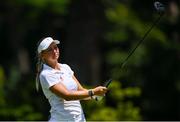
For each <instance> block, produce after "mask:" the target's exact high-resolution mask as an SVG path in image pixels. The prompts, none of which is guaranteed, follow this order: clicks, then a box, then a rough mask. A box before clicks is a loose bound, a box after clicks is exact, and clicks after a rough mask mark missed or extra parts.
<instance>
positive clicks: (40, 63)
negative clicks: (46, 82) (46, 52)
mask: <svg viewBox="0 0 180 122" xmlns="http://www.w3.org/2000/svg"><path fill="white" fill-rule="evenodd" d="M43 39H44V38H41V39H40V40H39V41H38V43H37V48H38V46H39V44H40V43H41V41H42V40H43ZM36 57H37V63H36V90H37V91H39V84H40V78H39V75H40V73H41V71H42V70H43V61H42V59H41V54H39V53H38V51H37V53H36Z"/></svg>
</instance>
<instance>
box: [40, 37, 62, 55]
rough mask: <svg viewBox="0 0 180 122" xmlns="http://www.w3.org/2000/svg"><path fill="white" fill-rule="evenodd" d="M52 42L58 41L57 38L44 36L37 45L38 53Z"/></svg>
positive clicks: (57, 42)
mask: <svg viewBox="0 0 180 122" xmlns="http://www.w3.org/2000/svg"><path fill="white" fill-rule="evenodd" d="M52 42H54V43H56V44H59V43H60V41H58V40H53V39H52V38H51V37H46V38H45V39H43V40H42V42H41V43H40V44H39V46H38V53H41V52H42V51H43V50H46V49H47V48H48V47H49V45H50V44H51V43H52Z"/></svg>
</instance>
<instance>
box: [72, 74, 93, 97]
mask: <svg viewBox="0 0 180 122" xmlns="http://www.w3.org/2000/svg"><path fill="white" fill-rule="evenodd" d="M73 79H74V80H75V81H76V83H77V85H78V90H79V91H88V89H85V88H84V87H82V85H81V84H80V83H79V81H78V80H77V78H76V77H75V76H74V75H73ZM91 99H92V98H91V97H90V96H88V97H86V98H84V99H82V100H91Z"/></svg>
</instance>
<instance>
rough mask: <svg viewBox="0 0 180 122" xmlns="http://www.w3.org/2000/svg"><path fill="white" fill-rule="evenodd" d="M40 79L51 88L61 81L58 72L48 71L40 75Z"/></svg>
mask: <svg viewBox="0 0 180 122" xmlns="http://www.w3.org/2000/svg"><path fill="white" fill-rule="evenodd" d="M40 80H41V82H42V85H44V86H45V87H47V88H50V87H51V86H53V85H55V84H57V83H59V82H60V79H59V78H58V76H57V75H56V74H53V73H48V74H46V75H45V74H44V75H43V74H42V75H41V77H40Z"/></svg>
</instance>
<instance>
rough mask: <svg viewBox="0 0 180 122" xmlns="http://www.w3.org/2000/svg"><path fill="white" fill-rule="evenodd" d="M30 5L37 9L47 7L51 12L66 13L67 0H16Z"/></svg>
mask: <svg viewBox="0 0 180 122" xmlns="http://www.w3.org/2000/svg"><path fill="white" fill-rule="evenodd" d="M17 2H18V3H19V4H22V5H28V6H32V7H35V8H38V9H48V10H49V11H52V12H53V13H57V14H67V5H68V4H69V2H70V1H69V0H16V3H17Z"/></svg>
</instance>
